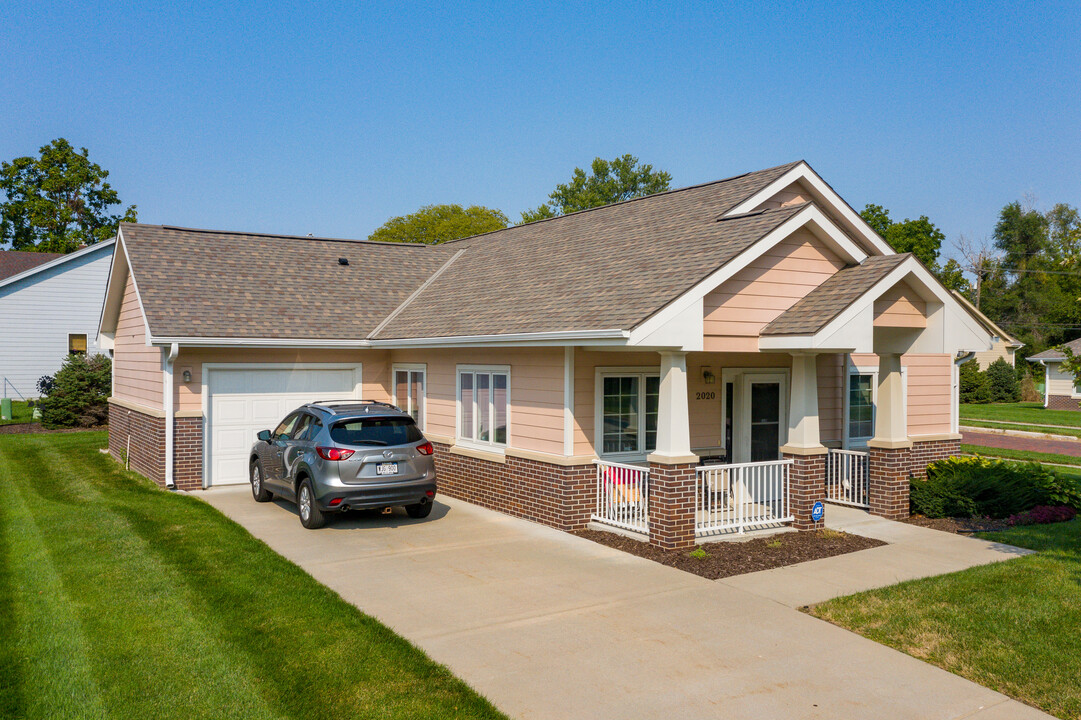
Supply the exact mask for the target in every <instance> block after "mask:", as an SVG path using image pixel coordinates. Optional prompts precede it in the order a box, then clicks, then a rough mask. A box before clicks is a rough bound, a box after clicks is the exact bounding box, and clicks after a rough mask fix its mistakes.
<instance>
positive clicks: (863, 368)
mask: <svg viewBox="0 0 1081 720" xmlns="http://www.w3.org/2000/svg"><path fill="white" fill-rule="evenodd" d="M845 368H846V371H845V380H844V387H842V388H841V401H842V407H843V411H842V415H841V425H842V426H843V427H842V438H843V445H844V449H845V450H851V449H853V448H854V449H857V450H860V449H865V448H866V447H867V441H868V440H871V439H872V438H874V428H875V423H876V422H877V421H878V365H856V364H854V363H853V362H852V358H851V357H850V356H848V355H846V356H845ZM853 375H870V376H871V404H872V407H873V409H872V411H871V436H870V437H865V438H862V437H856V438H854V437H851V436H849V434H848V412H849V402H848V383H849V378H850V377H851V376H853ZM901 396H902V398H903V401H904V402H903V407H904V411H905V424H906V425H907V424H908V368H907V367H904V366H902V367H901Z"/></svg>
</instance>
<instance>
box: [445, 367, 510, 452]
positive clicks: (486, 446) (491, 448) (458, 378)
mask: <svg viewBox="0 0 1081 720" xmlns="http://www.w3.org/2000/svg"><path fill="white" fill-rule="evenodd" d="M462 373H473V378H474V381H475V380H476V374H477V373H480V374H482V375H483V374H490V375H506V376H507V411H506V412H507V441H506V442H505V443H497V442H495V439H494V438H495V417H494V416H495V404H494V398H495V392H494V391H495V383H494V382H493V383H491V384H490V385H489V386H488V394H489V401H490V402H492V417H491V418H489V423H490V427H489V428H488V432H489V435H490V437H491V438H492V440H489V441H483V440H477V439H475V438H466V437H462ZM510 382H511V377H510V365H483V364H480V365H478V364H467V363H460V364H457V365H455V366H454V417H455V420H454V444H455V446H456V447H463V448H468V449H472V450H479V451H482V452H490V453H498V454H502V453H503V451H504V450H505V449H506V448H508V447H510V444H511V439H512V436H511V390H510ZM476 396H477V386H476V382H474V384H473V404H474V408H476V402H477V397H476ZM478 413H479V409H475V411H474V413H473V419H474V422H476V420H477V418H478Z"/></svg>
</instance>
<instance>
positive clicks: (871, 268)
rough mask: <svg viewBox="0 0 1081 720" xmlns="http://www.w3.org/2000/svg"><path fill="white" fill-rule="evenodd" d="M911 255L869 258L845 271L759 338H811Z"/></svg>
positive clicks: (801, 300)
mask: <svg viewBox="0 0 1081 720" xmlns="http://www.w3.org/2000/svg"><path fill="white" fill-rule="evenodd" d="M911 256H912V254H911V253H901V254H898V255H880V256H872V257H869V258H867V259H866V260H864V261H863V264H862V265H853V266H851V267H847V268H844V269H843V270H841V271H840V272H837V273H835V274H834V275H832V276H831V277H829V278H827V279H826V281H825V282H823V283H822V284H821V285H819V286H818V287H816V288H815V289H814V290H812V291H811V292H809V293H807V294H806V295H804V296H803V298H801V299H800V300H799V301H797V302H796V304H795V305H793V306H792V307H790V308H788V309H787V310H785V311H784V312H783V313H781V314H780V315H778V316H777V317H776V318H774V320H773V322H771V323H770V324H768V325H766V326H765V327H764V328H762V333H761V334H762V335H813V334H814V333H816V332H818V331H819V330H821V329H822V328H824V327H825V326H826V325H827V324H829V322H830V321H831V320H833V319H834V318H835V317H837V316H838V315H840V314H841V313H842V312H844V310H845V308H847V307H848V306H849V305H851V304H852V303H853V302H855V301H856V299H857V298H859V296H860V295H863V294H864V293H865V292H867V291H868V290H870V289H871V287H872V286H874V284H875V283H877V282H878V281H879V280H881V279H882V278H884V277H886V275H888V274H889V273H890V271H891V270H893V269H894V268H896V267H897V266H898V265H900V264H901V263H902V262H904V261H905V260H907V259H908V258H909V257H911Z"/></svg>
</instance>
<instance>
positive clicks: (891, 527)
mask: <svg viewBox="0 0 1081 720" xmlns="http://www.w3.org/2000/svg"><path fill="white" fill-rule="evenodd" d="M826 527H830V528H833V529H835V530H843V531H845V532H849V533H853V534H854V535H863V536H865V537H872V538H876V539H878V540H882V541H883V542H886V543H889V544H888V545H880V546H879V547H876V548H871V549H870V550H862V551H860V552H855V553H849V554H848V555H837V556H835V557H831V558H823V559H822V560H812V561H810V562H805V563H800V564H799V565H789V566H788V567H783V568H776V569H774V570H763V571H761V572H756V573H749V574H747V575H736V576H735V577H730V578H724V579H722V580H718V582H720V583H723V584H725V585H728V586H730V587H733V588H738V589H740V590H743V591H746V592H749V593H753V594H755V595H759V596H761V597H765V598H769V599H771V600H775V601H777V602H779V603H782V604H784V605H787V606H789V607H794V608H797V607H803V606H804V605H814V604H815V603H820V602H824V601H826V600H829V599H830V598H835V597H841V596H843V595H851V594H853V593H857V592H862V591H864V590H871V589H873V588H878V587H885V586H886V585H895V584H897V583H899V582H903V581H905V580H915V579H916V578H922V577H929V576H931V575H942V574H944V573H951V572H957V571H958V570H964V569H965V568H969V567H973V566H975V565H983V564H985V563H991V562H998V561H1000V560H1007V559H1009V558H1012V557H1018V556H1020V555H1029V554H1031V553H1032V551H1031V550H1024V549H1022V548H1017V547H1013V546H1012V545H1002V544H1001V543H993V542H988V541H987V540H979V539H977V538H972V537H965V536H963V535H954V534H951V533H947V532H942V531H941V530H932V529H930V528H924V527H919V526H918V525H909V524H907V523H899V522H892V521H890V520H883V519H882V518H880V517H875V516H874V515H871V514H869V513H867V512H866V511H865V510H860V509H858V508H852V507H845V506H843V505H828V506H827V507H826Z"/></svg>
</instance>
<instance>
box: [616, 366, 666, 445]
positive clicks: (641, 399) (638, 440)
mask: <svg viewBox="0 0 1081 720" xmlns="http://www.w3.org/2000/svg"><path fill="white" fill-rule="evenodd" d="M660 394H661V380H660V376H659V375H649V374H645V373H635V374H619V375H603V376H602V377H601V453H602V454H604V455H620V454H642V453H647V452H650V451H651V450H654V449H656V447H657V413H658V408H659V407H660Z"/></svg>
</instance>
